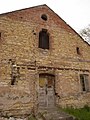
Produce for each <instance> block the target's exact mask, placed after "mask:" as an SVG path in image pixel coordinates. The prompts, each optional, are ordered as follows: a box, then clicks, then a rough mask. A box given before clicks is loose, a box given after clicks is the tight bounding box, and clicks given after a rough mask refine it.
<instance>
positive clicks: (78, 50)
mask: <svg viewBox="0 0 90 120" xmlns="http://www.w3.org/2000/svg"><path fill="white" fill-rule="evenodd" d="M76 51H77V54H78V55H80V48H79V47H76Z"/></svg>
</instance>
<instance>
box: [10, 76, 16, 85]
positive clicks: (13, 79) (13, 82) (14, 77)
mask: <svg viewBox="0 0 90 120" xmlns="http://www.w3.org/2000/svg"><path fill="white" fill-rule="evenodd" d="M15 82H16V76H13V77H12V80H11V85H15Z"/></svg>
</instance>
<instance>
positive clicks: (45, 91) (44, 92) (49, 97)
mask: <svg viewBox="0 0 90 120" xmlns="http://www.w3.org/2000/svg"><path fill="white" fill-rule="evenodd" d="M54 89H55V76H54V75H51V74H39V94H38V100H39V107H51V108H52V107H54V106H55V90H54Z"/></svg>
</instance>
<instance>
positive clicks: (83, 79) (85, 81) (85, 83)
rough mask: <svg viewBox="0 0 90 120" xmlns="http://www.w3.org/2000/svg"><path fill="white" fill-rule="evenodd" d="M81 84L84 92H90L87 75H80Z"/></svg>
mask: <svg viewBox="0 0 90 120" xmlns="http://www.w3.org/2000/svg"><path fill="white" fill-rule="evenodd" d="M80 82H81V87H82V91H89V83H88V75H87V74H81V75H80Z"/></svg>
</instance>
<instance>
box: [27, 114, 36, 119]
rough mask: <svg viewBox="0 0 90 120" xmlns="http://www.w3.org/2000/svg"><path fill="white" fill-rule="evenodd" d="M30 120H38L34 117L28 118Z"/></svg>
mask: <svg viewBox="0 0 90 120" xmlns="http://www.w3.org/2000/svg"><path fill="white" fill-rule="evenodd" d="M28 120H37V119H36V118H35V116H34V115H30V116H29V117H28Z"/></svg>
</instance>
